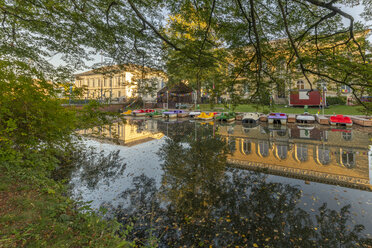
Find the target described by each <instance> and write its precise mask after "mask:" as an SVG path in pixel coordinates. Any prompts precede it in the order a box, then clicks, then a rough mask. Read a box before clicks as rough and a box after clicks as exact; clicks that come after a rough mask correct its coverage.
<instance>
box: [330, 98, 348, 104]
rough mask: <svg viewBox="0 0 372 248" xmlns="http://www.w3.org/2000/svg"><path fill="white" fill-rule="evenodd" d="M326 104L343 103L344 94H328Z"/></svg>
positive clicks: (344, 99) (344, 102) (344, 101)
mask: <svg viewBox="0 0 372 248" xmlns="http://www.w3.org/2000/svg"><path fill="white" fill-rule="evenodd" d="M327 104H328V105H345V104H346V96H329V97H327Z"/></svg>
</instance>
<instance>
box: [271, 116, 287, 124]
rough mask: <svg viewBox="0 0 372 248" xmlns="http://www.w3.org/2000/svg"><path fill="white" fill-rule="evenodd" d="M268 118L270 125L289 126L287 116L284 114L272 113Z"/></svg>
mask: <svg viewBox="0 0 372 248" xmlns="http://www.w3.org/2000/svg"><path fill="white" fill-rule="evenodd" d="M267 118H268V121H269V124H281V125H286V124H287V115H286V114H284V113H270V114H269V115H268V117H267Z"/></svg>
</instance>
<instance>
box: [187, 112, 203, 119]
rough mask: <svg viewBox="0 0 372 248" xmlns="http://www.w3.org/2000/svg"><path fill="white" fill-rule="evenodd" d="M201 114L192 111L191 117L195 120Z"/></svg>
mask: <svg viewBox="0 0 372 248" xmlns="http://www.w3.org/2000/svg"><path fill="white" fill-rule="evenodd" d="M200 114H201V112H200V111H191V112H190V113H189V116H190V117H192V118H194V117H196V116H198V115H200Z"/></svg>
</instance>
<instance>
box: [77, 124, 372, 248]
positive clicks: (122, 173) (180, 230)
mask: <svg viewBox="0 0 372 248" xmlns="http://www.w3.org/2000/svg"><path fill="white" fill-rule="evenodd" d="M80 133H81V134H82V135H84V136H86V138H84V142H85V143H86V144H87V145H89V146H92V147H94V148H95V149H96V150H97V151H98V153H94V154H93V153H92V156H91V158H93V160H94V161H95V162H86V163H81V164H79V165H78V166H77V167H76V168H75V170H74V172H73V173H72V178H71V180H70V186H71V193H72V196H73V198H75V199H80V200H83V201H89V202H91V203H90V204H91V206H92V208H93V209H96V210H98V209H99V208H102V207H103V208H105V209H107V213H106V216H107V217H108V218H116V219H117V220H118V221H119V222H121V223H122V224H124V225H130V226H132V230H131V231H130V232H129V234H128V236H127V237H126V238H127V239H129V240H136V242H137V244H139V245H141V244H146V242H147V241H148V240H151V239H155V240H156V242H157V243H158V245H159V246H160V247H180V246H186V247H190V246H200V247H210V246H212V247H229V246H232V247H237V246H239V247H370V246H371V245H372V235H371V234H372V192H371V191H372V162H371V159H372V158H371V156H370V155H369V145H371V138H372V133H371V129H366V128H360V127H359V128H358V127H354V128H353V129H344V128H330V127H323V126H296V125H293V126H286V127H280V126H279V127H277V126H268V125H257V126H242V125H241V124H239V123H234V124H227V125H226V124H225V125H222V124H219V123H214V122H209V123H203V122H195V121H194V122H192V121H189V120H185V121H176V120H175V121H169V122H167V121H163V120H146V119H145V118H142V119H141V118H136V119H128V120H126V122H125V123H123V122H119V123H114V124H113V125H111V126H106V127H99V128H98V127H97V128H93V129H90V130H83V131H80ZM100 151H102V152H100Z"/></svg>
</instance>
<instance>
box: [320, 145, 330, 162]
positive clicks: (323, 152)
mask: <svg viewBox="0 0 372 248" xmlns="http://www.w3.org/2000/svg"><path fill="white" fill-rule="evenodd" d="M317 149H318V151H317V157H318V161H319V163H321V164H322V165H327V164H329V163H330V162H331V151H330V150H329V148H328V147H318V148H317Z"/></svg>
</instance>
